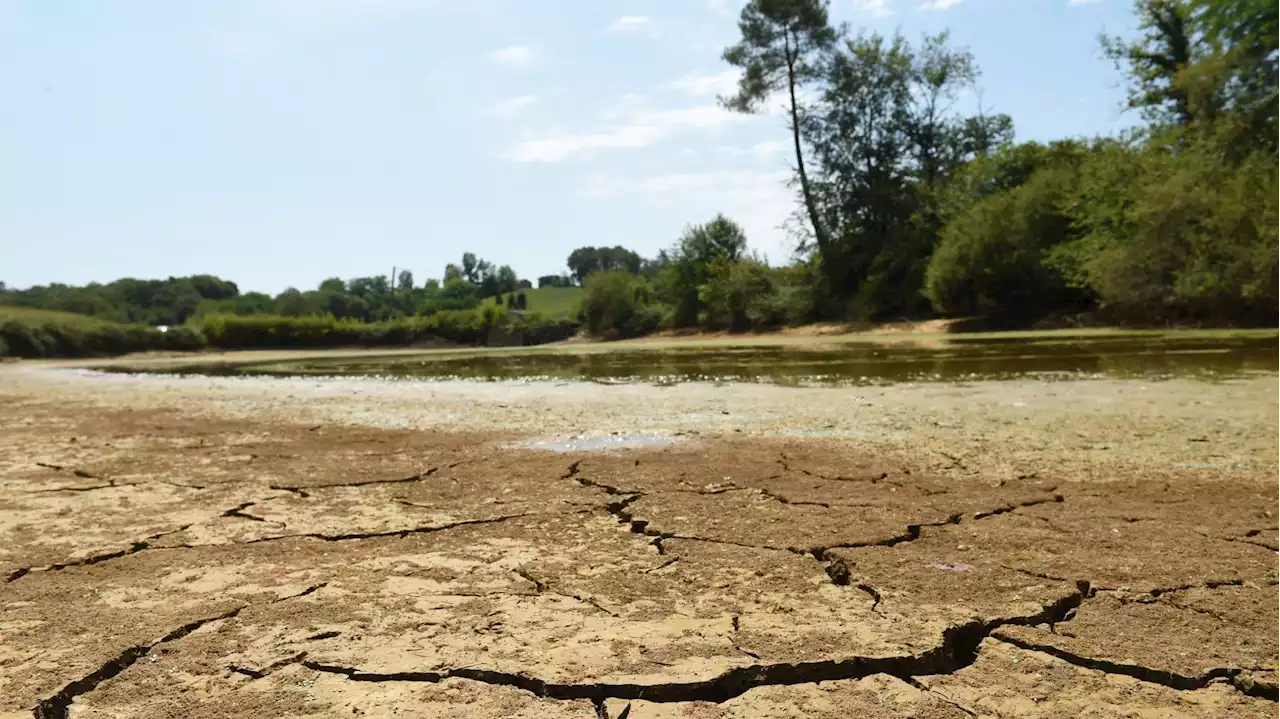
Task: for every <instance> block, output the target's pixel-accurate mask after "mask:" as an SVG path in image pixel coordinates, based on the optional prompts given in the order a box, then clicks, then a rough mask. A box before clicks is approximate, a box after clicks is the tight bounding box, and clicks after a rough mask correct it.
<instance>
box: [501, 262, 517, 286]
mask: <svg viewBox="0 0 1280 719" xmlns="http://www.w3.org/2000/svg"><path fill="white" fill-rule="evenodd" d="M497 279H498V292H511V291H513V290H515V289H516V288H518V287H519V286H520V280H519V278H517V277H516V271H515V270H513V269H511V265H503V266H501V267H499V268H498V272H497Z"/></svg>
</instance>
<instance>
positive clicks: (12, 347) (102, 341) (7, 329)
mask: <svg viewBox="0 0 1280 719" xmlns="http://www.w3.org/2000/svg"><path fill="white" fill-rule="evenodd" d="M204 344H205V342H204V337H203V336H202V335H201V334H200V333H199V332H198V331H196V330H194V329H190V328H186V327H174V328H170V329H169V331H168V332H161V331H160V330H158V329H156V328H154V327H147V326H143V325H127V324H118V323H115V322H107V321H104V320H97V319H94V318H91V317H85V316H81V315H74V314H68V313H64V312H54V311H45V310H27V309H19V308H0V354H4V355H9V356H16V357H28V358H40V357H94V356H102V355H115V354H125V353H127V352H146V351H151V350H197V349H200V348H201V347H203V346H204Z"/></svg>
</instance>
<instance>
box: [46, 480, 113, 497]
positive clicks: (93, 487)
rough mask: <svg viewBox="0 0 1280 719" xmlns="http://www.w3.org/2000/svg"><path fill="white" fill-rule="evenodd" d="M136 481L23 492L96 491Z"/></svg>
mask: <svg viewBox="0 0 1280 719" xmlns="http://www.w3.org/2000/svg"><path fill="white" fill-rule="evenodd" d="M137 485H138V482H124V483H123V484H116V483H115V482H114V481H111V480H108V483H107V484H95V485H92V486H89V487H55V488H53V489H33V490H31V491H29V492H24V493H23V494H51V493H53V492H96V491H97V490H99V489H115V488H116V487H135V486H137Z"/></svg>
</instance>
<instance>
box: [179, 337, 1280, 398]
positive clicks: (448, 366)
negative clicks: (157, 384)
mask: <svg viewBox="0 0 1280 719" xmlns="http://www.w3.org/2000/svg"><path fill="white" fill-rule="evenodd" d="M1276 370H1277V338H1276V336H1274V335H1273V336H1263V337H1259V336H1243V337H1231V336H1210V337H1203V336H1202V337H1195V336H1190V337H1187V336H1178V335H1176V334H1175V335H1142V336H1131V335H1119V336H1103V337H1089V338H1080V337H1049V338H1040V339H1023V338H1017V337H1010V338H1000V337H996V338H992V337H983V338H956V339H947V340H942V341H933V342H930V343H929V344H928V345H925V344H920V343H912V342H901V343H895V344H883V343H869V342H861V343H843V344H831V343H829V344H818V345H812V346H801V347H797V346H791V347H759V346H738V347H734V346H725V347H716V348H708V347H705V346H703V347H691V348H687V349H685V348H674V349H662V350H653V349H630V348H624V347H621V346H619V347H616V348H613V347H611V348H609V351H590V352H581V353H578V352H532V353H503V354H497V353H495V354H471V355H450V354H447V353H431V354H427V353H424V354H422V355H407V356H406V355H401V356H397V357H392V358H388V357H368V358H350V357H347V358H320V359H312V360H305V361H299V362H288V363H275V364H259V365H240V366H221V367H216V366H205V367H201V366H187V367H179V368H175V369H173V370H170V371H173V372H182V373H192V372H194V373H201V374H232V375H236V374H277V375H301V376H351V375H373V376H381V377H397V378H418V379H435V380H441V379H468V380H488V381H496V380H511V379H533V380H570V381H594V382H601V383H628V382H644V383H651V384H656V385H659V386H673V385H676V384H679V383H681V382H694V381H697V382H766V383H773V384H779V385H788V386H814V385H816V386H832V385H868V384H889V383H898V382H936V381H943V382H956V381H986V380H1008V379H1020V378H1035V379H1048V380H1054V379H1070V378H1079V377H1089V376H1100V377H1120V378H1146V379H1160V378H1168V377H1196V378H1201V379H1207V380H1216V379H1229V378H1232V377H1239V376H1243V375H1246V374H1251V373H1257V372H1271V373H1274V372H1275V371H1276Z"/></svg>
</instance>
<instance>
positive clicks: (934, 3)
mask: <svg viewBox="0 0 1280 719" xmlns="http://www.w3.org/2000/svg"><path fill="white" fill-rule="evenodd" d="M1072 1H1073V2H1074V0H1072ZM962 2H964V0H931V1H930V2H926V3H924V4H923V5H921V6H920V9H921V10H950V9H951V8H953V7H955V6H956V5H959V4H960V3H962Z"/></svg>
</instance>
